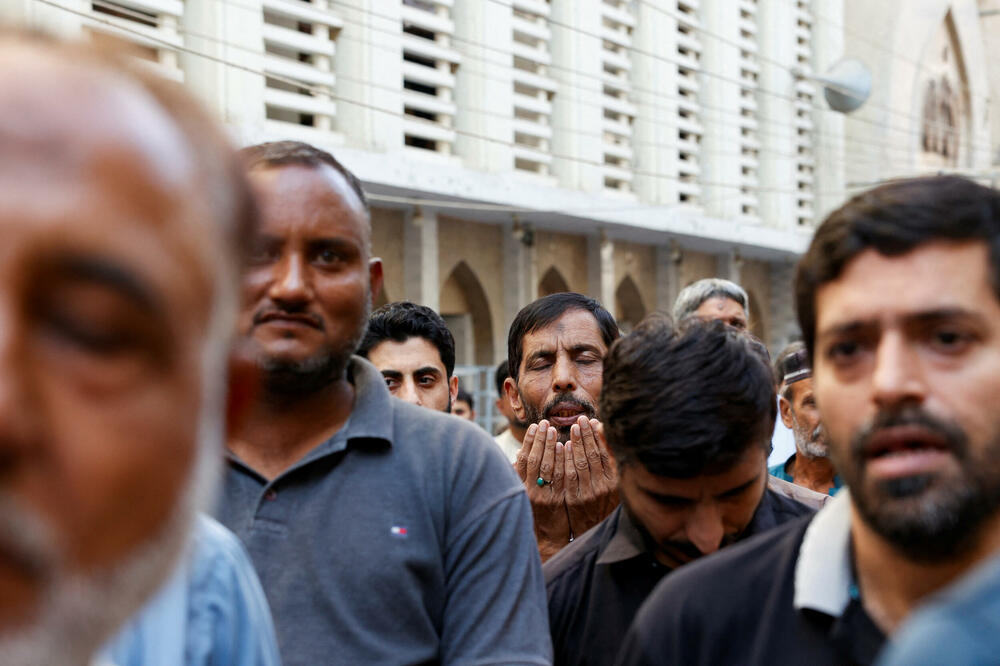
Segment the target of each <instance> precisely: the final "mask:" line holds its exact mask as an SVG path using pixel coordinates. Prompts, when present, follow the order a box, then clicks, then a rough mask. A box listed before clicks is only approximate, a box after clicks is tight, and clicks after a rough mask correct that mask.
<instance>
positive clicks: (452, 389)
mask: <svg viewBox="0 0 1000 666" xmlns="http://www.w3.org/2000/svg"><path fill="white" fill-rule="evenodd" d="M448 395H450V396H451V400H450V402H451V404H452V405H454V404H455V401H456V400H458V376H457V375H452V378H451V379H449V380H448Z"/></svg>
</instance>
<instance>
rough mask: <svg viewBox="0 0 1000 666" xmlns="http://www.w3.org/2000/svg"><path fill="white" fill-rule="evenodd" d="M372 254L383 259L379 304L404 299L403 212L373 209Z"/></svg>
mask: <svg viewBox="0 0 1000 666" xmlns="http://www.w3.org/2000/svg"><path fill="white" fill-rule="evenodd" d="M371 213H372V253H373V254H374V256H376V257H381V258H382V271H383V273H384V275H385V280H384V286H383V288H382V293H383V296H382V297H380V298H378V299H376V301H377V302H378V303H388V302H391V301H398V300H402V298H403V219H404V215H405V214H404V213H403V211H401V210H390V209H385V208H372V212H371Z"/></svg>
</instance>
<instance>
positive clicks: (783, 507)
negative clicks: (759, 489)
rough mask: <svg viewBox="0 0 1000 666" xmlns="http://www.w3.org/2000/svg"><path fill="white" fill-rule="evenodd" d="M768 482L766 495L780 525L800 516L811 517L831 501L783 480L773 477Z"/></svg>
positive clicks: (824, 496) (827, 497)
mask: <svg viewBox="0 0 1000 666" xmlns="http://www.w3.org/2000/svg"><path fill="white" fill-rule="evenodd" d="M767 481H768V483H767V489H766V490H765V491H764V493H765V494H766V495H767V497H768V502H769V503H770V506H771V511H772V512H773V513H774V519H775V522H776V523H778V524H779V525H780V524H781V523H785V522H788V521H789V520H794V519H795V518H799V517H800V516H811V515H812V514H814V513H816V511H818V510H819V509H821V508H823V506H824V505H825V504H826V502H827V501H828V500H829V499H830V496H829V495H821V494H819V493H817V492H814V491H812V490H809V489H808V488H803V487H802V486H796V485H794V484H792V483H789V482H787V481H782V480H781V479H777V478H774V477H771V478H769V479H768V480H767Z"/></svg>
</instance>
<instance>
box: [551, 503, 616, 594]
mask: <svg viewBox="0 0 1000 666" xmlns="http://www.w3.org/2000/svg"><path fill="white" fill-rule="evenodd" d="M619 511H620V508H619V509H618V510H615V511H612V512H611V514H610V515H608V516H607V517H606V518H605V519H604V520H602V521H601V522H599V523H597V524H596V525H594V526H593V527H592V528H590V529H589V530H587V531H586V532H584V533H583V535H581V536H579V537H577V538H576V539H574V540H573V542H572V543H570V544H569V545H567V546H566V547H565V548H563V549H562V550H560V551H559V552H558V553H556V554H555V555H554V556H553V557H552V558H551V559H550V560H549V561H547V562H545V564H543V565H542V573H543V574H544V575H545V586H546V587H547V588H548V589H549V593H550V595H551V594H552V592H553V591H554V590H555V589H556V588H561V587H563V583H564V582H566V581H574V582H581V583H582V580H581V579H580V573H581V570H582V569H592V568H593V567H594V563H595V562H596V561H597V558H598V557H600V554H601V549H602V547H603V546H604V545H605V544H606V543H607V541H608V539H609V538H610V533H611V532H613V531H614V529H615V525H617V523H618V512H619Z"/></svg>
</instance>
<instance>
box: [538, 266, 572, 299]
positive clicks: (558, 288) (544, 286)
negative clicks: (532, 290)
mask: <svg viewBox="0 0 1000 666" xmlns="http://www.w3.org/2000/svg"><path fill="white" fill-rule="evenodd" d="M564 291H569V285H568V284H566V279H565V278H563V276H562V273H560V272H559V269H558V268H556V267H555V266H549V270H547V271H545V274H544V275H542V279H541V280H539V281H538V297H539V298H542V297H543V296H551V295H552V294H559V293H562V292H564Z"/></svg>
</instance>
